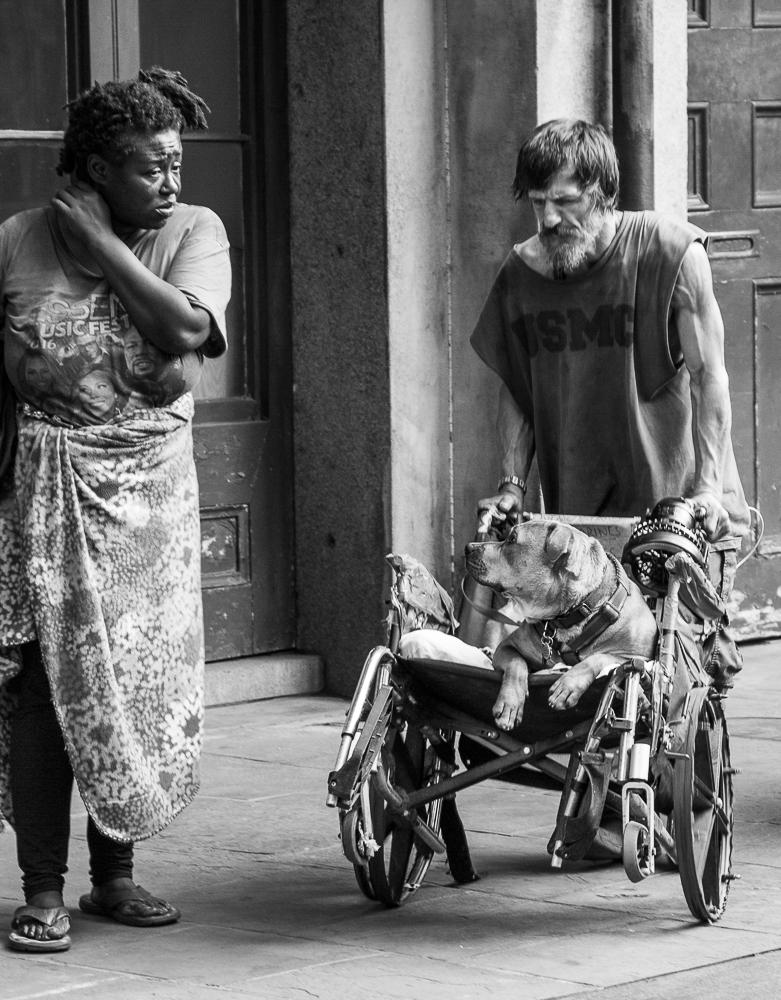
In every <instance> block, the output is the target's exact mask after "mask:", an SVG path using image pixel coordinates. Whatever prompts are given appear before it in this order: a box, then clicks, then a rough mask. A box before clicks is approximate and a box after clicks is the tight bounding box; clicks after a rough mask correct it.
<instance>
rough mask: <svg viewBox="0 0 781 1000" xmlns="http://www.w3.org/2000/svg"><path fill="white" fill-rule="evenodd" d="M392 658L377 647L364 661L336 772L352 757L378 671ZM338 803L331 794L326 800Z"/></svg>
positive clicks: (346, 724) (347, 720)
mask: <svg viewBox="0 0 781 1000" xmlns="http://www.w3.org/2000/svg"><path fill="white" fill-rule="evenodd" d="M390 656H392V653H391V651H390V650H389V649H388V647H387V646H375V647H374V649H372V650H371V651H370V652H369V655H368V656H367V657H366V660H365V661H364V664H363V669H362V670H361V676H360V677H359V679H358V684H357V686H356V688H355V694H354V695H353V700H352V701H351V702H350V707H349V708H348V710H347V718H346V719H345V722H344V725H343V726H342V735H341V741H340V743H339V750H338V752H337V754H336V761H335V763H334V766H333V770H334V772H337V771H340V770H341V769H342V767H343V766H344V764H345V762H346V761H347V758H348V757H349V756H350V748H351V747H352V744H353V740H354V739H355V734H356V733H357V731H358V723H359V722H360V721H361V715H362V714H363V708H364V705H365V704H366V700H367V699H368V697H369V694H370V693H371V688H372V685H373V684H374V679H375V677H376V675H377V670H378V669H379V666H380V664H381V663H382V661H383V660H384V659H385V658H386V657H390ZM336 803H337V796H336V795H333V794H329V795H328V797H327V799H326V805H329V806H335V805H336Z"/></svg>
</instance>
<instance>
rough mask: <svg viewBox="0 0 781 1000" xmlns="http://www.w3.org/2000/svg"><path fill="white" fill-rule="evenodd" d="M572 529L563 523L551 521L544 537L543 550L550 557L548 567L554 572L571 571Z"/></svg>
mask: <svg viewBox="0 0 781 1000" xmlns="http://www.w3.org/2000/svg"><path fill="white" fill-rule="evenodd" d="M572 542H573V536H572V530H571V529H570V528H568V527H566V526H565V525H563V524H557V523H555V522H554V523H553V524H552V525H551V526H550V528H549V529H548V534H547V535H546V537H545V552H546V553H547V555H548V558H549V559H550V567H551V569H552V570H554V571H555V572H556V573H571V572H572V570H571V569H570V563H571V561H572V549H573V545H572Z"/></svg>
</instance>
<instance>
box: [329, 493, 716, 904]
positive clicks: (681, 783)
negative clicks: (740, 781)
mask: <svg viewBox="0 0 781 1000" xmlns="http://www.w3.org/2000/svg"><path fill="white" fill-rule="evenodd" d="M538 516H546V515H528V514H527V515H524V517H538ZM550 519H552V520H555V519H556V517H555V516H551V518H550ZM559 519H561V520H569V521H570V522H574V523H575V524H576V525H577V523H578V521H579V520H583V521H584V522H588V524H589V526H592V527H593V526H594V525H595V524H597V527H598V528H599V529H600V530H599V533H598V537H599V536H600V535H602V537H609V536H610V535H611V534H613V535H614V534H615V527H616V523H617V521H616V520H611V519H602V518H588V519H578V518H577V517H571V518H559ZM617 520H618V521H622V522H625V521H628V520H630V519H617ZM587 533H588V532H587ZM628 535H629V537H628V539H627V540H626V543H625V545H624V547H623V550H622V553H621V558H622V562H623V563H624V566H625V568H626V569H627V571H628V572H629V573H630V575H632V576H633V578H634V579H635V581H636V582H637V583H638V585H639V586H640V588H641V590H642V592H643V594H644V596H645V597H646V600H647V602H648V604H649V606H650V608H651V610H652V611H653V612H654V614H655V617H656V622H657V630H658V640H657V646H656V650H655V655H654V657H653V659H650V660H645V659H638V658H631V659H628V660H626V661H625V662H623V663H621V664H619V665H618V666H616V667H615V668H613V669H612V670H611V672H610V673H609V674H608V675H607V676H606V677H603V678H601V679H600V680H598V681H597V682H596V683H594V684H593V685H592V686H591V687H590V688H589V689H588V690H587V691H586V693H585V694H584V695H583V696H582V697H581V699H580V701H579V702H578V704H577V705H576V706H575V707H574V708H572V709H567V710H565V711H555V710H553V709H551V708H550V707H549V706H548V703H547V692H548V688H549V687H550V685H551V684H552V683H553V681H554V680H555V678H556V677H557V676H559V674H558V673H556V672H555V671H545V670H543V671H539V672H537V673H531V674H530V675H529V683H530V689H529V696H528V699H527V702H526V707H525V711H524V715H523V719H522V722H521V723H520V725H519V726H517V727H516V728H515V729H514V730H511V731H509V732H505V731H503V730H501V729H499V728H498V727H497V726H496V724H495V722H494V720H493V717H492V711H491V709H492V706H493V703H494V701H495V700H496V697H497V695H498V691H499V686H500V682H501V677H500V675H499V673H498V672H496V671H494V670H486V669H483V668H480V667H475V666H470V665H468V664H461V663H452V662H446V661H444V660H442V661H439V660H431V659H408V658H405V657H404V656H402V655H401V654H400V652H399V643H400V639H401V636H402V635H403V634H405V632H408V631H409V630H410V629H415V628H420V627H429V628H435V629H437V630H439V631H443V632H447V633H450V634H456V633H457V622H456V619H455V617H454V614H453V602H452V600H451V599H450V597H449V595H448V594H447V593H446V592H445V591H444V590H443V588H441V587H440V585H439V584H438V583H437V582H436V581H435V580H434V579H433V577H431V576H430V574H428V572H427V570H426V569H425V567H422V566H421V565H420V564H419V563H417V562H416V561H415V560H414V559H411V558H410V557H408V556H394V555H391V556H388V557H387V558H388V560H389V562H390V563H391V566H392V568H393V570H394V579H393V583H392V586H391V593H390V601H389V603H390V612H389V620H388V633H387V641H386V644H385V645H381V646H377V647H375V648H374V649H372V650H371V651H370V652H369V654H368V656H367V658H366V661H365V663H364V666H363V670H362V672H361V675H360V678H359V680H358V683H357V686H356V688H355V693H354V695H353V698H352V701H351V704H350V706H349V709H348V711H347V713H346V718H345V723H344V726H343V728H342V732H341V739H340V745H339V750H338V753H337V756H336V761H335V764H334V768H333V770H332V771H331V773H330V774H329V777H328V795H327V804H328V805H329V806H332V807H334V808H335V809H337V810H338V814H339V827H340V835H341V842H342V849H343V852H344V855H345V857H346V858H347V860H348V861H349V862H351V863H352V865H353V868H354V872H355V877H356V880H357V883H358V886H359V888H360V889H361V891H362V892H363V893H364V895H365V896H366V897H368V898H369V899H371V900H376V901H377V902H378V903H380V904H383V905H385V906H387V907H397V906H399V905H400V904H402V903H403V902H404V901H405V900H406V899H407V898H408V897H409V896H410V895H412V894H413V893H414V892H415V890H416V889H418V888H419V886H420V885H421V884H422V882H423V880H424V878H425V876H426V873H427V871H428V870H429V867H430V865H431V862H432V860H433V858H434V855H437V854H440V855H442V854H444V855H445V856H446V859H447V864H448V867H449V870H450V873H451V875H452V877H453V879H454V881H455V882H457V883H468V882H471V881H473V880H474V879H475V878H477V875H476V873H475V870H474V867H473V864H472V859H471V856H470V852H469V845H468V842H467V838H466V833H465V830H464V826H463V823H462V821H461V819H460V817H459V814H458V809H457V805H456V795H457V794H458V793H461V792H463V791H464V790H465V789H468V788H469V787H471V786H474V785H476V784H478V783H479V782H482V781H485V780H487V779H496V778H498V779H504V780H512V781H519V782H521V783H524V782H527V783H529V784H534V783H535V778H536V780H537V783H539V780H540V778H541V776H545V778H546V779H548V780H552V781H553V782H554V783H555V787H557V788H558V787H560V788H561V795H560V800H559V808H558V814H557V816H556V819H555V830H554V833H553V836H552V837H551V840H550V842H549V844H548V845H547V849H548V852H549V854H550V855H551V864H552V866H553V867H556V868H560V867H562V866H563V865H565V864H567V863H568V862H572V861H577V860H581V859H584V858H585V859H590V858H592V859H598V858H600V857H602V858H603V859H604V857H605V852H606V851H607V852H608V854H609V856H610V857H614V858H617V857H620V858H621V861H622V863H623V867H624V870H625V872H626V874H627V876H628V878H629V879H630V880H631V881H632V882H635V883H639V882H642V881H643V880H644V879H646V878H648V877H650V876H651V875H653V874H654V872H655V869H656V865H657V863H659V862H662V861H664V862H665V863H666V864H667V865H673V866H675V867H677V870H678V872H679V875H680V882H681V886H682V889H683V895H684V898H685V901H686V904H687V905H688V908H689V910H690V912H691V914H692V915H693V916H694V917H695V918H696V919H697V920H699V921H701V922H703V923H707V924H710V923H714V922H715V921H717V920H718V919H719V917H720V916H721V915H722V913H723V912H724V909H725V906H726V903H727V896H728V892H729V888H730V884H731V882H732V881H733V879H734V878H735V876H734V875H733V872H732V835H733V790H732V775H733V773H734V769H733V768H732V766H731V763H730V751H729V736H728V731H727V721H726V718H725V715H724V711H723V705H722V700H723V697H724V685H723V684H721V683H719V682H718V671H715V670H714V666H713V664H714V659H715V653H714V650H717V649H718V639H719V634H720V632H721V629H722V627H723V625H724V623H725V622H726V620H727V619H726V612H725V608H724V604H723V602H722V601H721V599H720V597H719V595H718V594H717V592H716V590H715V588H714V587H713V586H712V584H711V583H710V581H709V580H708V577H707V574H706V572H705V565H706V559H707V543H706V541H705V537H704V534H703V532H702V530H701V528H700V527H699V525H698V522H697V519H696V516H695V513H694V511H693V510H692V509H691V506H690V505H689V504H688V502H687V501H684V500H682V499H681V498H671V499H670V498H668V499H666V500H663V501H660V503H659V504H657V505H656V507H655V508H654V510H653V512H652V513H651V514H650V515H646V517H645V518H634V519H631V523H630V530H629V532H628ZM478 537H481V536H480V535H478ZM482 537H484V535H483V536H482ZM605 547H606V548H607V545H606V546H605Z"/></svg>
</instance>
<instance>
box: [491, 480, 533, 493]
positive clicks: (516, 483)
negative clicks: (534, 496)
mask: <svg viewBox="0 0 781 1000" xmlns="http://www.w3.org/2000/svg"><path fill="white" fill-rule="evenodd" d="M503 486H517V487H518V489H519V490H520V491H521V493H525V492H526V483H525V482H524V481H523V479H521V477H520V476H502V478H501V479H500V480H499V485H498V486H497V487H496V488H497V490H501V488H502V487H503Z"/></svg>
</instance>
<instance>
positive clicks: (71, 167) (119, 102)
mask: <svg viewBox="0 0 781 1000" xmlns="http://www.w3.org/2000/svg"><path fill="white" fill-rule="evenodd" d="M67 109H68V127H67V129H66V131H65V136H64V139H63V142H64V145H63V148H62V149H61V150H60V162H59V165H58V166H57V173H58V174H62V175H65V174H73V173H75V174H76V176H77V177H79V178H81V179H82V180H84V179H86V163H87V158H88V157H89V156H90V155H91V154H93V153H97V154H98V155H99V156H102V157H103V159H104V160H107V161H108V162H109V163H112V164H114V165H116V166H118V165H120V164H121V163H122V162H123V161H124V160H125V159H126V157H127V156H129V155H130V153H132V152H133V149H134V146H135V138H136V136H138V135H151V134H154V133H156V132H163V131H166V130H167V129H176V131H177V132H182V131H183V130H184V129H185V128H189V129H194V130H202V129H205V128H208V125H207V123H206V115H207V113H208V112H209V108H208V106H207V104H206V103H205V102H204V101H203V100H202V99H201V98H200V97H198V95H197V94H194V93H193V92H192V91H191V90H190V89H189V87H188V86H187V80H185V78H184V77H183V76H182V74H181V73H178V72H177V71H176V70H165V69H161V68H160V67H159V66H153V67H152V68H151V69H149V70H141V71H140V72H139V74H138V79H137V80H124V81H122V82H116V81H110V82H108V83H95V84H93V85H92V87H90V88H89V90H85V91H83V92H82V93H81V94H80V95H79V96H78V97H77V98H76V100H74V101H71V103H70V104H68V105H67Z"/></svg>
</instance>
